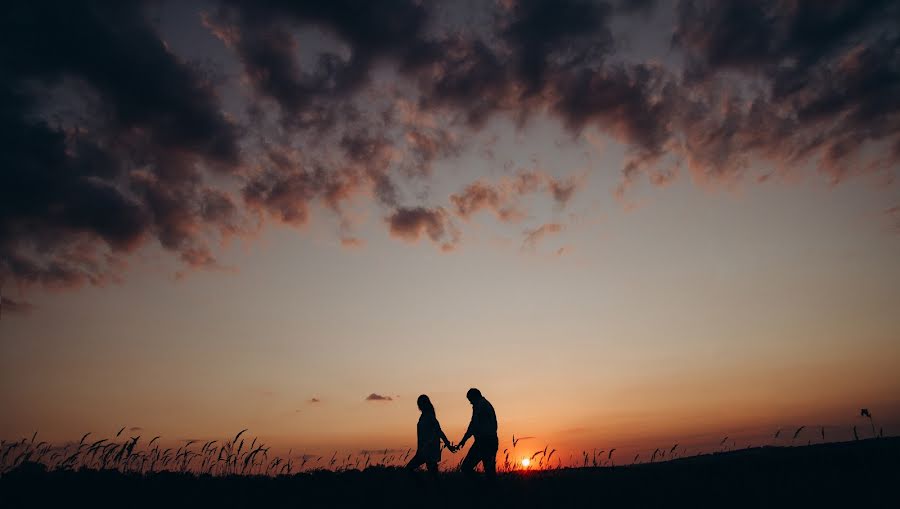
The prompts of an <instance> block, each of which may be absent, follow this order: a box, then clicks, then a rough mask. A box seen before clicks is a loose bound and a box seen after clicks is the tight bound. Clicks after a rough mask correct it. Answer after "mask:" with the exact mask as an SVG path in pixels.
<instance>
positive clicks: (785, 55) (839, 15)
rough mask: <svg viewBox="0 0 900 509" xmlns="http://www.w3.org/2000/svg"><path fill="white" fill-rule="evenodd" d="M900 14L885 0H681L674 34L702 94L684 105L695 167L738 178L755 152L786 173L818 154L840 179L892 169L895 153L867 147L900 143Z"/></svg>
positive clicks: (691, 81)
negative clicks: (747, 82)
mask: <svg viewBox="0 0 900 509" xmlns="http://www.w3.org/2000/svg"><path fill="white" fill-rule="evenodd" d="M898 22H900V7H898V6H897V4H896V3H895V2H887V1H872V2H855V1H849V0H847V1H844V0H841V1H834V2H811V1H799V0H798V1H792V2H776V1H774V0H772V1H761V2H744V1H734V2H709V1H688V0H685V1H682V2H681V3H680V4H679V8H678V19H677V27H676V30H675V36H674V39H673V42H674V44H675V45H676V46H677V47H679V48H681V49H683V50H684V51H685V52H686V55H687V59H688V67H687V69H686V71H685V76H686V80H687V84H686V86H687V87H689V89H690V91H691V93H692V94H693V97H692V98H691V100H689V101H688V100H687V99H684V100H683V101H682V102H681V103H680V104H679V110H678V115H679V116H680V118H679V123H680V125H681V127H682V129H683V133H684V137H685V141H686V143H685V145H684V155H685V157H686V159H687V160H688V162H689V163H690V165H691V167H692V171H693V172H694V174H695V175H699V176H701V178H704V179H709V178H710V177H713V179H718V180H722V179H725V180H734V179H736V178H739V177H740V176H741V174H742V173H743V172H744V170H745V169H746V168H747V167H748V164H749V161H750V158H751V157H760V158H764V159H768V160H769V161H771V162H772V163H774V164H775V166H776V171H779V172H785V171H790V168H791V167H795V166H800V165H802V163H804V162H806V161H810V160H812V161H816V162H817V165H818V167H819V169H820V171H822V172H824V173H825V174H827V175H828V176H829V177H830V179H831V180H832V181H833V182H839V181H840V180H842V179H844V178H846V177H847V176H848V175H852V174H858V173H870V172H890V167H891V166H892V165H895V164H896V162H897V161H898V158H897V154H896V153H892V154H891V153H889V154H887V155H886V156H882V157H878V158H876V159H875V160H874V161H872V160H870V161H868V162H866V161H863V160H861V157H862V150H863V148H864V147H865V146H866V145H868V144H873V143H887V144H896V143H898V142H900V115H898V112H900V99H898V96H900V34H898V30H897V28H896V27H897V26H900V25H898ZM723 72H736V73H740V74H742V75H744V76H746V77H747V78H752V79H756V80H761V87H760V88H759V89H758V90H754V89H752V88H749V89H748V88H747V87H744V88H741V87H739V86H738V84H737V83H733V82H732V81H729V80H727V75H726V77H724V78H723V77H722V76H721V75H722V74H723ZM682 95H683V96H684V97H687V94H686V93H683V94H682ZM761 178H767V177H766V176H763V177H761Z"/></svg>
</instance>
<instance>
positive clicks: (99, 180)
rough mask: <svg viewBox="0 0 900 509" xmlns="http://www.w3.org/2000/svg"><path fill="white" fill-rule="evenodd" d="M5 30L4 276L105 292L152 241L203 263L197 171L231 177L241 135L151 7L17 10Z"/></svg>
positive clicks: (1, 100) (1, 102)
mask: <svg viewBox="0 0 900 509" xmlns="http://www.w3.org/2000/svg"><path fill="white" fill-rule="evenodd" d="M0 33H2V35H0V38H2V41H0V60H2V64H0V65H2V70H0V76H2V79H0V168H2V169H0V258H2V259H3V260H4V262H5V263H4V264H2V265H0V270H2V271H3V274H0V275H7V276H11V277H13V278H14V279H16V280H17V281H19V282H21V283H24V284H42V285H46V286H54V287H66V286H77V285H80V284H84V283H91V284H103V283H105V282H108V281H112V280H116V279H118V278H119V273H120V272H121V269H122V267H123V266H124V263H123V256H124V255H127V254H128V253H129V252H131V251H133V250H134V249H135V248H136V247H138V246H139V245H141V244H143V243H145V242H147V241H148V240H151V239H155V240H158V241H159V242H160V243H161V244H162V246H163V247H164V248H165V249H167V250H170V251H174V252H177V253H179V254H180V255H181V256H182V257H186V258H190V259H192V260H196V256H195V253H196V251H197V250H202V249H204V241H202V240H200V239H198V237H197V236H198V234H199V233H200V232H202V231H203V230H204V229H205V228H206V226H207V225H206V224H205V220H204V218H203V216H202V213H201V211H200V207H199V205H198V197H199V196H201V195H202V193H203V192H204V188H205V185H204V179H203V177H202V173H201V172H200V170H199V169H198V166H199V165H202V166H203V167H205V168H206V169H207V170H211V171H213V172H216V173H219V174H222V173H225V174H227V173H230V172H231V171H232V169H233V168H234V167H235V165H237V164H238V161H239V154H240V149H239V141H238V140H239V136H240V132H239V130H238V128H237V127H236V126H235V125H234V124H233V123H232V122H230V121H229V120H228V119H226V118H225V116H224V115H223V114H222V112H221V109H220V106H219V103H218V99H217V97H216V94H215V92H214V90H213V89H212V88H211V86H210V85H209V84H208V83H207V82H206V81H205V80H204V78H203V76H201V75H200V74H199V73H197V72H196V71H195V70H193V69H192V68H191V67H189V66H187V65H186V64H184V63H183V62H182V61H181V60H179V59H178V57H176V56H175V55H173V54H172V53H171V52H170V51H169V50H168V48H167V47H166V45H165V44H164V43H163V42H162V41H161V40H160V39H159V37H158V35H157V34H156V32H155V31H154V30H153V28H152V27H151V25H150V24H149V23H148V21H147V19H146V18H145V16H144V13H143V11H142V6H141V4H139V3H134V2H124V3H117V4H115V5H112V6H110V5H104V6H102V7H101V6H99V5H96V4H93V3H88V4H84V5H78V6H76V5H73V4H71V3H68V2H38V3H31V4H27V5H26V4H19V5H15V6H8V7H7V10H6V12H5V14H4V16H3V21H2V22H0ZM61 97H65V99H63V98H61ZM48 112H49V113H48ZM54 112H55V113H54ZM48 115H49V116H48ZM49 118H53V119H54V120H53V121H50V120H48V119H49Z"/></svg>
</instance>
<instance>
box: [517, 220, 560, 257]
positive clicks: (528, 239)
mask: <svg viewBox="0 0 900 509" xmlns="http://www.w3.org/2000/svg"><path fill="white" fill-rule="evenodd" d="M564 228H565V227H564V226H563V225H561V224H559V223H546V224H543V225H541V226H540V227H538V228H535V229H533V230H525V239H524V240H523V241H522V249H528V250H534V249H536V248H537V246H538V244H539V243H540V242H541V240H543V239H544V237H546V236H547V235H553V234H557V233H560V232H561V231H563V229H564ZM559 254H562V253H559Z"/></svg>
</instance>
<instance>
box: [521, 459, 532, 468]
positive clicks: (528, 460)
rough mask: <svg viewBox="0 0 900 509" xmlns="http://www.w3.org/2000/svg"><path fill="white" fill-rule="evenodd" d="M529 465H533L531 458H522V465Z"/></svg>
mask: <svg viewBox="0 0 900 509" xmlns="http://www.w3.org/2000/svg"><path fill="white" fill-rule="evenodd" d="M528 465H531V460H530V459H528V458H522V466H523V467H526V468H527V467H528Z"/></svg>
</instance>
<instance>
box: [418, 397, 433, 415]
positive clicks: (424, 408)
mask: <svg viewBox="0 0 900 509" xmlns="http://www.w3.org/2000/svg"><path fill="white" fill-rule="evenodd" d="M416 405H418V407H419V411H421V412H422V413H423V414H431V415H434V405H432V404H431V400H430V399H428V396H426V395H424V394H422V395H421V396H419V399H417V400H416Z"/></svg>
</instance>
